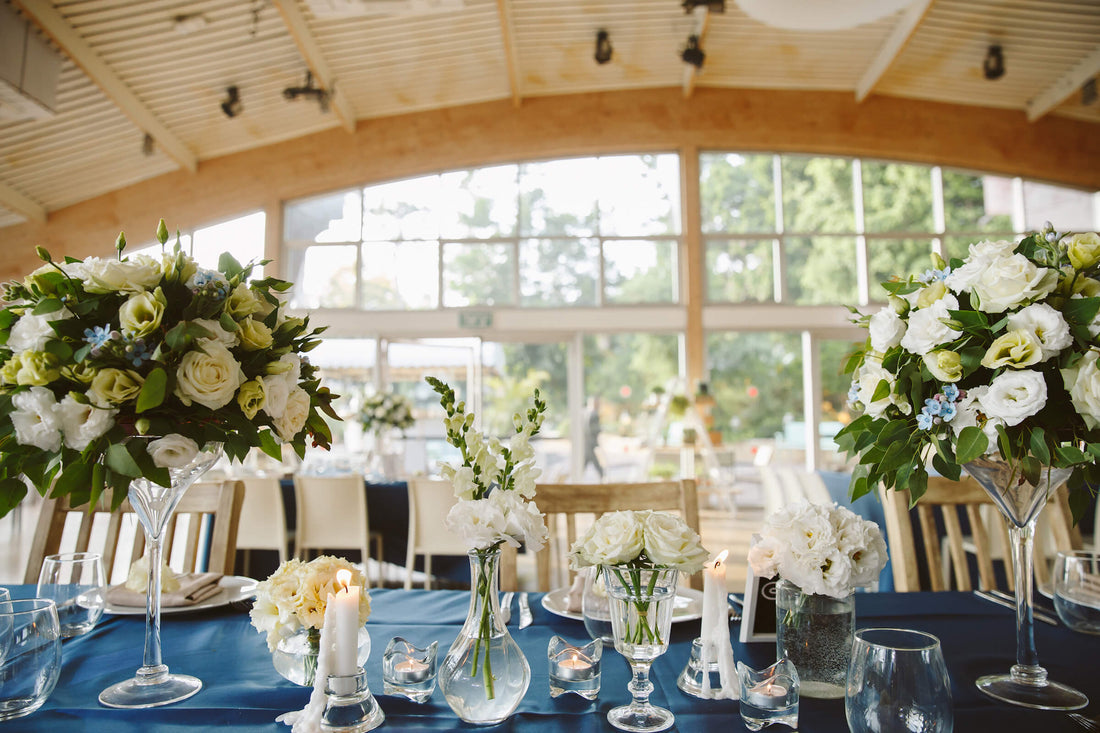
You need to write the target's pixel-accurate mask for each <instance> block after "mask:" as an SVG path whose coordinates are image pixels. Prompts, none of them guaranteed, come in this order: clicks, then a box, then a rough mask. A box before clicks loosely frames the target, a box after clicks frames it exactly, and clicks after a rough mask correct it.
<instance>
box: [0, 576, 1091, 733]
mask: <svg viewBox="0 0 1100 733" xmlns="http://www.w3.org/2000/svg"><path fill="white" fill-rule="evenodd" d="M33 590H34V589H33V587H31V586H16V587H14V588H13V596H16V597H26V596H29V595H31V594H33ZM538 600H539V597H538V596H533V597H532V604H531V605H532V608H533V610H534V612H535V623H534V625H532V626H531V627H529V628H527V629H524V630H522V631H519V630H517V629H515V627H511V631H512V634H513V635H514V636H515V638H516V640H517V641H518V642H519V644H520V645H521V647H522V648H523V651H524V653H525V654H526V655H527V658H528V661H529V662H530V664H531V671H532V675H531V687H530V689H529V690H528V692H527V696H526V697H525V698H524V700H523V702H522V703H521V704H520V707H519V710H518V711H517V712H516V714H515V716H513V717H512V718H511V719H509V720H508V721H506V722H505V723H503V724H501V725H500V726H497V727H494V728H492V730H494V731H520V732H527V731H532V732H535V731H537V732H538V733H551V732H553V731H563V732H564V731H569V732H570V733H585V732H588V731H610V730H611V728H610V726H609V725H608V724H607V722H606V719H605V715H606V713H607V711H608V710H609V709H610V708H611V707H614V706H616V705H619V704H623V703H625V702H627V701H628V699H629V695H628V693H627V690H626V684H627V682H628V680H629V677H630V675H629V670H628V667H627V664H626V662H625V660H624V659H623V658H622V657H620V656H619V655H618V654H617V653H615V652H614V651H608V652H605V654H604V660H603V685H602V690H601V692H600V696H599V698H598V699H597V700H595V701H594V702H591V703H590V702H587V701H584V700H582V699H580V698H578V697H575V696H563V697H561V698H558V699H557V700H553V699H551V698H550V694H549V683H548V677H547V660H546V647H547V643H548V642H549V640H550V638H551V637H552V636H553V635H554V634H559V635H561V636H563V637H565V638H566V639H569V640H571V641H573V642H574V643H576V642H579V641H583V640H585V639H586V638H587V637H586V635H585V631H584V627H583V625H582V624H581V623H580V622H579V621H572V620H569V619H564V618H560V617H558V616H555V615H553V614H551V613H549V612H547V611H546V610H544V609H543V608H542V607H541V605H540V604H539V602H538ZM467 605H468V593H466V592H463V591H416V590H414V591H402V590H377V591H374V592H373V593H372V606H373V613H372V615H371V619H370V623H369V624H368V629H369V630H370V633H371V639H372V646H373V651H372V653H371V656H370V660H369V661H368V663H367V666H366V669H367V676H368V679H369V682H370V688H371V690H372V691H373V692H374V694H375V696H376V697H377V699H378V701H379V703H380V704H381V706H382V709H383V710H384V711H385V713H386V723H385V725H384V727H383V728H382V729H381V730H387V729H389V730H393V731H407V730H411V731H444V730H457V729H470V730H472V729H473V728H472V727H470V726H466V725H464V724H462V723H460V721H459V720H458V719H457V718H456V717H455V715H454V713H452V712H451V710H450V708H448V707H447V705H446V703H445V702H444V700H443V696H442V695H441V693H440V692H439V690H438V689H437V690H436V691H435V694H434V695H433V696H432V698H431V699H430V700H429V701H428V703H427V704H425V705H417V704H415V703H412V702H410V701H408V700H405V699H403V698H394V697H386V696H382V695H381V694H380V693H381V690H382V672H381V651H382V649H384V648H385V646H386V643H387V642H388V641H389V639H390V638H391V637H393V636H395V635H401V636H404V637H405V638H407V639H408V640H409V641H411V642H413V643H415V644H418V645H424V644H426V643H428V642H431V641H433V640H438V641H439V643H440V647H441V653H442V651H443V650H444V649H446V648H447V647H448V646H449V645H450V643H451V641H452V640H453V639H454V638H455V636H456V635H457V633H458V630H459V628H460V626H461V624H462V621H463V620H464V618H465V615H466V609H467ZM856 607H857V611H856V619H857V625H858V626H859V627H861V628H862V627H868V626H898V627H905V628H913V629H920V630H923V631H927V632H930V633H932V634H935V635H936V636H938V637H939V638H940V639H941V640H942V642H943V653H944V658H945V660H946V662H947V667H948V671H949V672H950V675H951V689H952V695H953V698H954V703H955V730H956V731H959V732H960V733H970V732H971V731H975V732H978V731H1036V730H1041V731H1043V733H1058V732H1059V731H1067V732H1068V731H1073V730H1076V729H1077V728H1076V726H1075V724H1074V723H1072V722H1071V721H1070V719H1069V718H1068V717H1067V716H1066V715H1064V714H1061V713H1052V712H1043V711H1036V710H1028V709H1024V708H1018V707H1013V706H1010V705H1004V704H998V703H995V702H994V701H992V700H990V699H988V698H986V697H985V696H983V695H982V694H981V693H979V692H978V690H977V689H976V688H975V687H974V679H975V678H976V677H978V676H979V675H982V674H985V673H988V672H992V671H1004V670H1007V669H1008V667H1009V665H1011V664H1012V663H1013V661H1014V660H1013V654H1014V644H1013V643H1012V639H1013V638H1014V637H1013V634H1014V628H1015V623H1014V617H1013V614H1012V613H1011V612H1010V611H1007V610H1004V609H1001V608H999V607H997V606H994V605H992V604H989V603H987V602H985V601H982V600H980V599H978V598H976V597H974V596H972V595H970V594H965V593H936V594H933V593H909V594H895V593H872V594H861V595H859V596H858V597H857V600H856ZM143 629H144V619H143V617H140V616H128V617H119V616H114V617H112V616H105V617H104V619H103V621H102V622H101V623H100V624H99V626H97V627H96V629H95V630H94V631H93V632H92V633H90V634H88V635H86V636H83V637H78V638H75V639H66V640H65V641H64V645H63V668H62V672H61V680H60V682H59V683H58V685H57V689H56V690H55V691H54V693H53V695H52V696H51V698H50V699H49V700H48V701H47V702H46V704H45V706H44V707H43V708H42V709H41V710H39V711H38V712H36V713H34V714H33V715H31V716H29V717H26V718H21V719H18V720H15V721H11V722H8V723H3V724H0V730H11V731H27V732H28V733H35V732H38V731H42V732H47V731H48V732H50V733H54V732H56V731H66V732H67V733H68V732H72V731H110V732H111V733H116V732H117V733H128V732H131V731H132V732H133V733H138V732H139V731H140V732H142V733H147V732H148V731H153V732H154V733H158V732H160V731H184V730H187V731H194V730H209V729H213V728H217V729H219V730H225V731H266V732H268V733H275V732H277V731H281V732H284V733H286V732H288V731H289V730H290V729H289V728H288V727H286V726H282V725H279V724H276V723H275V722H274V719H275V716H276V715H278V714H279V713H282V712H285V711H287V710H292V709H298V708H301V707H303V706H304V705H305V703H306V701H307V699H308V697H309V691H308V690H306V689H305V688H300V687H295V686H294V685H292V684H291V683H289V682H287V681H285V680H283V679H282V678H281V677H279V675H278V674H276V672H275V670H274V668H273V667H272V665H271V657H270V654H269V653H268V651H267V647H266V644H265V642H264V638H263V637H262V636H261V635H260V634H259V633H257V632H256V630H255V629H253V628H252V627H251V626H250V625H249V622H248V614H247V613H245V612H244V611H243V610H242V609H230V608H226V609H221V610H213V611H206V612H200V613H194V614H184V615H168V616H165V618H164V622H163V630H162V638H163V645H164V650H165V660H166V662H167V663H168V664H169V665H170V666H171V668H172V669H173V670H174V671H177V672H184V673H187V674H194V675H196V676H198V677H199V678H200V679H202V680H203V682H204V687H203V689H202V691H201V692H199V694H197V695H196V696H194V697H192V698H191V699H189V700H185V701H183V702H181V703H177V704H176V705H171V706H168V707H163V708H155V709H151V710H112V709H108V708H104V707H101V706H100V705H99V704H98V703H97V701H96V697H97V695H98V694H99V691H100V690H101V689H103V688H104V687H106V686H107V685H109V684H111V683H113V682H117V681H118V680H120V679H123V678H125V677H127V676H129V675H130V674H132V673H133V670H134V669H135V668H136V667H137V666H138V665H139V663H140V658H141V647H142V638H143ZM698 631H699V623H698V622H697V621H695V622H691V621H688V622H683V623H677V624H674V625H673V633H672V645H671V647H670V648H669V650H668V652H667V653H666V654H665V655H664V656H662V657H660V658H659V659H658V660H657V662H656V664H655V665H654V671H653V674H652V675H651V679H652V680H653V682H654V684H655V687H656V689H655V690H654V692H653V696H652V699H653V701H654V702H655V703H656V704H658V705H661V706H664V707H667V708H669V709H670V710H672V711H673V712H674V713H675V715H676V726H675V728H674V730H679V731H684V732H685V733H688V732H691V733H694V732H695V731H741V730H745V728H744V726H743V724H742V722H741V718H740V715H739V712H738V710H739V708H738V703H736V702H732V701H703V700H697V699H695V698H692V697H688V696H686V695H684V694H683V693H682V692H680V690H678V689H677V688H676V677H677V675H678V674H679V673H680V671H681V670H682V669H683V666H684V664H685V662H686V661H687V658H688V654H689V649H690V643H691V639H692V638H693V637H694V636H695V635H696V634H697V633H698ZM732 631H733V634H734V636H735V637H736V629H735V628H734V629H733V630H732ZM1036 637H1037V642H1038V646H1039V654H1040V658H1041V660H1042V661H1043V663H1044V664H1045V666H1046V667H1047V668H1048V669H1049V670H1050V673H1051V676H1052V677H1053V678H1055V679H1058V680H1061V681H1064V682H1069V683H1072V684H1074V685H1076V686H1077V687H1079V689H1081V690H1083V691H1084V692H1086V693H1087V694H1088V695H1089V696H1090V697H1091V698H1092V699H1093V700H1094V702H1093V704H1092V705H1091V706H1090V708H1089V710H1087V711H1086V712H1090V713H1093V714H1095V713H1096V711H1097V710H1100V675H1097V674H1096V659H1097V658H1098V656H1100V637H1094V636H1085V635H1082V634H1076V633H1074V632H1071V631H1069V630H1067V629H1065V628H1064V627H1057V628H1055V627H1051V626H1047V625H1045V624H1037V625H1036ZM734 653H735V655H736V657H737V659H739V660H743V661H745V662H746V663H748V664H749V665H751V666H753V667H757V668H760V667H763V666H765V665H767V664H768V663H770V662H771V661H774V656H775V646H774V644H771V643H755V644H748V645H742V644H739V643H738V642H736V641H734ZM800 723H801V725H800V730H803V731H811V732H812V733H840V732H841V731H846V730H847V724H846V723H845V720H844V701H843V700H803V701H802V706H801V718H800ZM783 730H786V729H783Z"/></svg>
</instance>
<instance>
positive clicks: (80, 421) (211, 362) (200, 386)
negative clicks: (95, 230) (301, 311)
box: [0, 220, 339, 516]
mask: <svg viewBox="0 0 1100 733" xmlns="http://www.w3.org/2000/svg"><path fill="white" fill-rule="evenodd" d="M157 240H158V241H159V242H160V243H161V245H162V248H163V249H164V251H163V254H162V255H161V256H160V257H159V258H157V257H150V256H147V255H137V256H135V257H126V256H124V254H123V251H124V249H125V246H126V239H125V236H123V235H121V234H120V235H119V238H118V240H117V242H116V245H115V246H116V250H117V255H116V257H115V258H113V259H101V258H98V257H89V258H87V259H85V260H83V261H81V260H75V259H71V258H66V259H65V260H64V261H63V262H55V261H54V260H53V259H52V258H51V256H50V254H49V253H48V252H46V250H44V249H42V248H39V250H38V254H39V256H40V257H41V258H42V259H43V260H44V261H45V264H44V265H42V266H41V267H39V268H38V269H37V270H35V271H34V272H32V273H31V274H30V275H28V276H27V277H26V278H24V279H23V280H22V281H18V282H10V283H7V284H6V285H5V287H4V294H3V300H4V301H5V307H4V308H3V309H2V310H0V516H3V515H4V514H6V513H7V512H9V511H10V510H11V509H12V508H14V507H15V506H16V505H18V504H19V502H20V501H21V500H22V499H23V497H24V496H25V495H26V493H27V486H26V484H25V483H24V481H23V478H24V477H25V478H26V479H28V480H29V482H30V483H31V484H32V485H34V486H35V487H36V488H37V490H38V491H39V492H40V493H42V494H43V495H44V494H45V493H46V491H47V490H49V491H50V492H51V496H55V497H56V496H69V497H70V498H71V500H72V502H73V503H74V504H80V503H83V502H84V501H89V500H90V501H92V502H95V501H96V500H97V499H98V497H99V496H100V494H101V493H102V492H103V491H104V490H106V489H108V488H111V489H114V494H113V499H114V503H115V505H116V506H117V505H118V504H120V503H121V502H122V500H123V499H124V498H125V497H126V493H127V488H128V486H129V483H130V481H131V480H132V479H134V478H138V477H144V478H146V479H149V480H151V481H153V482H155V483H158V484H161V485H165V486H166V485H168V483H169V469H175V468H180V467H182V466H185V465H187V464H188V463H189V462H190V461H191V460H192V459H193V458H194V457H195V456H196V454H197V453H198V451H199V450H200V449H201V447H202V446H204V445H206V444H208V443H221V444H223V445H224V448H225V452H226V454H227V455H229V456H230V457H231V458H236V459H242V458H243V457H244V456H245V455H246V454H247V453H248V451H249V450H250V449H251V448H253V447H260V448H262V449H263V450H264V451H265V452H267V453H268V454H270V455H272V456H273V457H279V458H281V455H282V454H281V446H280V445H279V443H280V442H283V443H288V444H290V445H292V446H293V447H294V449H295V450H296V451H297V452H298V454H299V455H302V454H303V453H304V451H305V445H306V442H307V441H310V442H311V443H312V444H313V445H316V446H321V447H327V446H328V444H329V442H330V440H331V431H330V430H329V428H328V426H327V425H326V423H325V421H324V419H323V418H322V417H321V415H320V413H321V412H324V413H327V414H329V415H330V416H331V417H333V418H334V419H339V418H337V417H336V414H335V413H334V412H333V411H332V408H331V406H330V403H331V401H332V399H333V395H331V394H330V393H329V392H328V390H327V389H326V388H324V387H322V386H321V384H320V379H319V378H318V376H317V375H316V370H315V368H314V367H313V366H311V365H310V364H309V363H308V361H307V360H306V359H304V358H303V355H304V354H305V352H307V351H309V350H310V349H312V348H313V347H314V346H316V345H317V344H318V343H320V341H319V339H318V338H317V336H318V334H320V332H321V331H322V330H324V329H315V330H310V329H309V323H308V319H301V318H294V317H290V316H287V314H286V312H285V309H284V305H283V302H282V301H281V299H280V298H279V297H278V294H279V293H281V292H283V291H285V290H287V289H289V288H290V287H291V285H290V283H288V282H285V281H282V280H277V279H275V278H263V279H258V280H254V281H251V282H250V281H249V278H250V277H251V274H252V271H253V269H254V267H255V266H257V265H259V264H263V263H249V264H247V265H241V264H240V263H238V262H237V261H236V260H235V259H234V258H233V257H232V256H230V255H228V254H223V255H222V256H221V260H220V262H219V269H217V270H207V269H204V268H201V267H199V266H198V265H197V264H196V262H195V261H194V260H193V259H192V258H191V257H189V256H188V255H187V254H185V253H183V252H182V251H181V249H180V246H179V243H178V241H177V243H176V245H175V247H174V248H167V247H164V245H165V244H166V242H167V240H168V230H167V227H165V225H164V221H163V220H162V221H161V222H160V226H159V228H158V230H157Z"/></svg>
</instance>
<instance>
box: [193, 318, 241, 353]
mask: <svg viewBox="0 0 1100 733" xmlns="http://www.w3.org/2000/svg"><path fill="white" fill-rule="evenodd" d="M191 323H194V324H195V325H196V326H202V327H203V328H205V329H206V330H207V331H209V332H210V333H212V334H213V336H212V337H211V338H206V339H199V343H200V344H204V345H205V344H207V343H209V342H210V341H217V342H218V343H220V344H221V345H222V346H224V347H225V348H227V349H232V348H233V347H234V346H236V345H237V342H238V341H239V338H238V336H237V332H236V331H226V330H225V329H224V328H222V324H221V323H219V322H218V321H216V320H214V319H213V318H196V319H194V320H193V321H191Z"/></svg>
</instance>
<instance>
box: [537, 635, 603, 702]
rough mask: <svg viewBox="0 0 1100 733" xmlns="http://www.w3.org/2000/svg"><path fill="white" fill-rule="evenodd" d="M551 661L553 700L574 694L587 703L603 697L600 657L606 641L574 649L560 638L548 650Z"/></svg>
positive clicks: (551, 693)
mask: <svg viewBox="0 0 1100 733" xmlns="http://www.w3.org/2000/svg"><path fill="white" fill-rule="evenodd" d="M546 656H547V658H548V659H549V660H550V697H557V696H559V695H564V694H565V693H567V692H572V693H573V694H575V695H580V696H581V697H583V698H584V699H585V700H595V699H596V698H597V697H598V696H599V694H600V658H601V657H602V656H603V640H602V639H593V640H592V641H591V642H589V643H588V644H585V645H584V646H573V645H572V644H570V643H569V642H568V641H566V640H565V639H563V638H561V637H560V636H555V637H554V638H553V639H551V640H550V644H549V646H547V648H546Z"/></svg>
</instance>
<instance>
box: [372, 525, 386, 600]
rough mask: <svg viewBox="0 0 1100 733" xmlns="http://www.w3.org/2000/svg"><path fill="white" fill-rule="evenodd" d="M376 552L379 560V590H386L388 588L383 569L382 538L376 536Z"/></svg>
mask: <svg viewBox="0 0 1100 733" xmlns="http://www.w3.org/2000/svg"><path fill="white" fill-rule="evenodd" d="M374 551H375V553H376V554H375V556H376V557H377V558H378V587H379V588H385V587H386V579H385V576H384V574H383V573H384V568H383V563H382V537H381V536H376V537H375V538H374Z"/></svg>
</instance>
